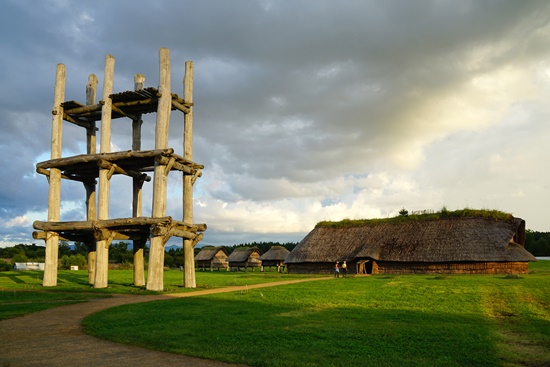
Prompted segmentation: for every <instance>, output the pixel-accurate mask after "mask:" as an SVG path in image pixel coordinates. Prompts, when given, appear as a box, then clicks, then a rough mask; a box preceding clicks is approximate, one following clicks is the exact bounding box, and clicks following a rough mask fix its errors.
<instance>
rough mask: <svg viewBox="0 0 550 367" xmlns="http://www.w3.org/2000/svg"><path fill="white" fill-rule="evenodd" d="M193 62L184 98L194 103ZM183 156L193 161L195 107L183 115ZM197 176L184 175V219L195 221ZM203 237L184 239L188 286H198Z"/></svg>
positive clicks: (189, 64)
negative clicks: (197, 267)
mask: <svg viewBox="0 0 550 367" xmlns="http://www.w3.org/2000/svg"><path fill="white" fill-rule="evenodd" d="M193 81H194V73H193V62H191V61H187V62H186V63H185V75H184V78H183V91H184V96H183V97H184V99H185V100H186V101H188V102H190V103H193ZM183 124H184V132H183V152H184V154H183V157H184V158H185V159H188V160H189V161H191V160H192V159H193V108H192V107H190V108H189V112H188V113H187V114H185V115H184V116H183ZM196 177H197V176H183V221H184V222H193V183H194V181H195V179H196ZM201 239H202V237H197V238H195V240H196V241H191V240H190V239H185V240H184V241H183V254H184V268H185V270H184V271H185V273H184V286H185V287H186V288H196V287H197V282H196V277H195V266H194V265H195V250H194V247H195V245H196V244H197V243H198V242H199V241H200V240H201Z"/></svg>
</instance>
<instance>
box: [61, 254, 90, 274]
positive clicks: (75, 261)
mask: <svg viewBox="0 0 550 367" xmlns="http://www.w3.org/2000/svg"><path fill="white" fill-rule="evenodd" d="M71 266H78V267H79V268H83V267H84V266H86V258H85V257H84V256H82V255H80V254H77V255H70V256H67V255H63V256H62V257H61V262H60V267H61V269H64V270H68V269H70V268H71Z"/></svg>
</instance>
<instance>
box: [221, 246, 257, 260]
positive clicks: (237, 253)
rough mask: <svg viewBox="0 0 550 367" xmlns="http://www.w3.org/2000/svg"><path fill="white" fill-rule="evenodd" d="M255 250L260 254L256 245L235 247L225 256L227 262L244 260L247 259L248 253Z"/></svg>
mask: <svg viewBox="0 0 550 367" xmlns="http://www.w3.org/2000/svg"><path fill="white" fill-rule="evenodd" d="M254 251H257V252H258V254H260V255H261V254H262V252H261V251H260V249H259V248H257V247H237V248H236V249H235V250H233V252H232V253H231V254H229V257H228V258H227V261H228V262H244V261H247V260H248V258H249V257H250V255H251V254H252V253H253V252H254Z"/></svg>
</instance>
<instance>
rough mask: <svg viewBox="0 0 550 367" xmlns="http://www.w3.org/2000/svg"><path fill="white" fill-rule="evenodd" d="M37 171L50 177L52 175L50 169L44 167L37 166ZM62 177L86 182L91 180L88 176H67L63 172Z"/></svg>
mask: <svg viewBox="0 0 550 367" xmlns="http://www.w3.org/2000/svg"><path fill="white" fill-rule="evenodd" d="M36 173H40V174H41V175H44V176H47V177H48V178H49V177H50V171H49V170H47V169H44V168H37V169H36ZM61 178H64V179H67V180H71V181H79V182H82V183H86V182H87V181H89V179H88V178H84V177H77V176H67V175H65V174H61Z"/></svg>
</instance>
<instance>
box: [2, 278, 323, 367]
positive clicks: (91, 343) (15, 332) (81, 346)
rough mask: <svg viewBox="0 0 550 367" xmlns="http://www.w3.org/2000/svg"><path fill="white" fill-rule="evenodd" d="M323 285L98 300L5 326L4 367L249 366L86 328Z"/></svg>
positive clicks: (6, 322) (231, 289)
mask: <svg viewBox="0 0 550 367" xmlns="http://www.w3.org/2000/svg"><path fill="white" fill-rule="evenodd" d="M321 279H327V278H311V279H298V280H289V281H281V282H274V283H264V284H255V285H248V286H238V287H226V288H219V289H208V290H204V291H196V292H189V293H179V294H169V295H154V296H131V295H115V296H113V297H112V298H101V299H94V300H92V301H89V302H84V303H78V304H73V305H68V306H62V307H55V308H52V309H49V310H45V311H40V312H36V313H32V314H29V315H26V316H22V317H16V318H13V319H8V320H3V321H0V367H19V366H27V367H31V366H41V367H50V366H52V367H53V366H55V367H68V366H71V367H72V366H78V367H88V366H90V367H91V366H93V367H102V366H117V367H126V366H128V367H139V366H147V367H152V366H155V367H157V366H171V367H174V366H182V367H186V366H194V367H217V366H220V367H229V366H241V367H242V366H243V365H236V364H229V363H223V362H219V361H213V360H207V359H199V358H193V357H187V356H182V355H176V354H170V353H163V352H157V351H151V350H147V349H142V348H137V347H131V346H126V345H122V344H117V343H112V342H109V341H104V340H100V339H96V338H94V337H92V336H89V335H86V334H84V333H83V332H82V328H81V326H80V324H81V322H82V320H83V319H84V318H85V317H86V316H88V315H90V314H92V313H94V312H98V311H101V310H104V309H106V308H110V307H115V306H119V305H124V304H130V303H139V302H149V301H156V300H166V299H171V298H178V297H194V296H202V295H207V294H215V293H224V292H234V291H240V290H246V289H256V288H264V287H273V286H278V285H283V284H292V283H299V282H305V281H312V280H321Z"/></svg>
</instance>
